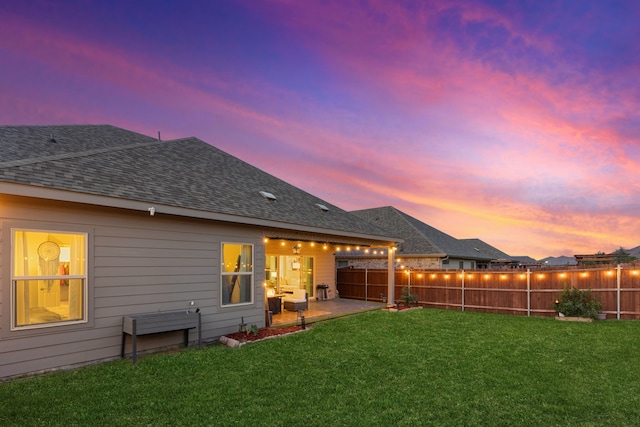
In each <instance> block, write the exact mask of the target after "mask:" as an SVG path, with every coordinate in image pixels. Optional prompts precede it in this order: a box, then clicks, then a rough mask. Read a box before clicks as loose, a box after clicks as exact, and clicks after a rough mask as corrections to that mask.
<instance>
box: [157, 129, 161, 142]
mask: <svg viewBox="0 0 640 427" xmlns="http://www.w3.org/2000/svg"><path fill="white" fill-rule="evenodd" d="M160 141H162V140H161V139H160V131H158V142H160Z"/></svg>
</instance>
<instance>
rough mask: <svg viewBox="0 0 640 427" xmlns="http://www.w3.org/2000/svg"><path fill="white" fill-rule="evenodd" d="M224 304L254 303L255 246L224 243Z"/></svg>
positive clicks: (222, 286)
mask: <svg viewBox="0 0 640 427" xmlns="http://www.w3.org/2000/svg"><path fill="white" fill-rule="evenodd" d="M221 262H222V265H221V268H220V271H221V276H222V277H221V278H222V280H221V288H222V289H221V291H222V296H221V298H222V305H223V306H225V305H236V304H251V303H253V246H252V245H243V244H239V243H223V244H222V260H221Z"/></svg>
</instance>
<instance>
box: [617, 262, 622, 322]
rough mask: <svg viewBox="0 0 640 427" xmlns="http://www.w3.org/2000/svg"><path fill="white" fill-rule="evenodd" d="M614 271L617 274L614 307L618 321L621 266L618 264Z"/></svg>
mask: <svg viewBox="0 0 640 427" xmlns="http://www.w3.org/2000/svg"><path fill="white" fill-rule="evenodd" d="M616 270H617V272H618V281H617V290H616V297H617V298H616V299H617V300H618V301H617V305H616V311H617V319H618V320H620V276H621V274H622V265H620V264H618V266H617V267H616Z"/></svg>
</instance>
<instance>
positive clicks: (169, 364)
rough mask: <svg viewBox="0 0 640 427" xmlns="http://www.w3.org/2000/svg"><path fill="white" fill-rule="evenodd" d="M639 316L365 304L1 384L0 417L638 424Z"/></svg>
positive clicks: (32, 421)
mask: <svg viewBox="0 0 640 427" xmlns="http://www.w3.org/2000/svg"><path fill="white" fill-rule="evenodd" d="M639 373H640V322H638V321H621V322H618V321H613V320H609V321H605V322H594V323H573V322H558V321H554V320H553V319H547V318H527V317H520V316H503V315H494V314H482V313H469V312H466V313H461V312H455V311H442V310H431V309H424V310H414V311H408V312H401V313H389V312H383V311H375V312H369V313H363V314H359V315H357V316H352V317H347V318H341V319H335V320H331V321H327V322H323V323H319V324H316V325H314V326H313V327H312V329H311V330H309V331H307V332H303V333H298V334H294V335H290V336H287V337H282V338H277V339H272V340H266V341H262V342H258V343H254V344H250V345H247V346H245V347H242V348H240V349H231V348H228V347H224V346H221V345H212V346H209V347H207V348H206V349H204V350H197V349H196V348H194V349H188V350H185V351H181V352H177V353H171V354H157V355H148V356H144V357H141V358H140V360H139V361H138V364H137V365H135V366H134V365H132V364H131V361H130V360H118V361H115V362H110V363H104V364H100V365H96V366H91V367H87V368H83V369H78V370H74V371H67V372H58V373H54V374H50V375H44V376H40V377H35V378H29V379H21V380H15V381H12V382H5V383H0V425H2V426H11V425H20V426H39V425H61V426H62V425H65V426H68V425H74V426H101V425H109V426H133V425H149V426H159V425H239V426H247V425H282V426H334V425H353V426H369V425H381V426H382V425H383V426H389V425H411V426H414V425H455V426H471V425H492V426H493V425H503V426H514V425H526V426H531V425H539V426H556V425H559V426H570V425H580V426H594V425H598V426H599V425H603V426H604V425H607V426H608V425H615V426H624V425H629V426H638V425H640V376H639Z"/></svg>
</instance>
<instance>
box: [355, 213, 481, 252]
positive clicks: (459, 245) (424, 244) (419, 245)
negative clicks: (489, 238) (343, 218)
mask: <svg viewBox="0 0 640 427" xmlns="http://www.w3.org/2000/svg"><path fill="white" fill-rule="evenodd" d="M351 213H352V214H354V215H356V216H358V217H360V218H362V219H365V220H367V221H369V222H371V223H372V224H374V225H377V226H378V227H380V228H382V229H385V230H387V231H389V232H392V233H393V234H395V235H397V236H398V237H400V238H402V239H403V240H404V242H403V243H401V244H400V247H399V250H398V252H397V254H398V255H400V254H403V255H405V256H406V255H422V256H424V255H440V256H443V255H449V256H451V257H460V258H467V259H486V260H491V259H493V258H492V257H491V256H489V255H488V254H483V253H480V252H479V251H475V250H474V248H473V246H470V245H469V244H468V243H466V242H464V241H460V240H458V239H456V238H454V237H452V236H450V235H448V234H446V233H443V232H442V231H440V230H438V229H436V228H434V227H431V226H430V225H427V224H425V223H424V222H421V221H419V220H417V219H416V218H413V217H412V216H409V215H407V214H405V213H404V212H401V211H399V210H398V209H396V208H394V207H392V206H386V207H381V208H373V209H364V210H359V211H352V212H351Z"/></svg>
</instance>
